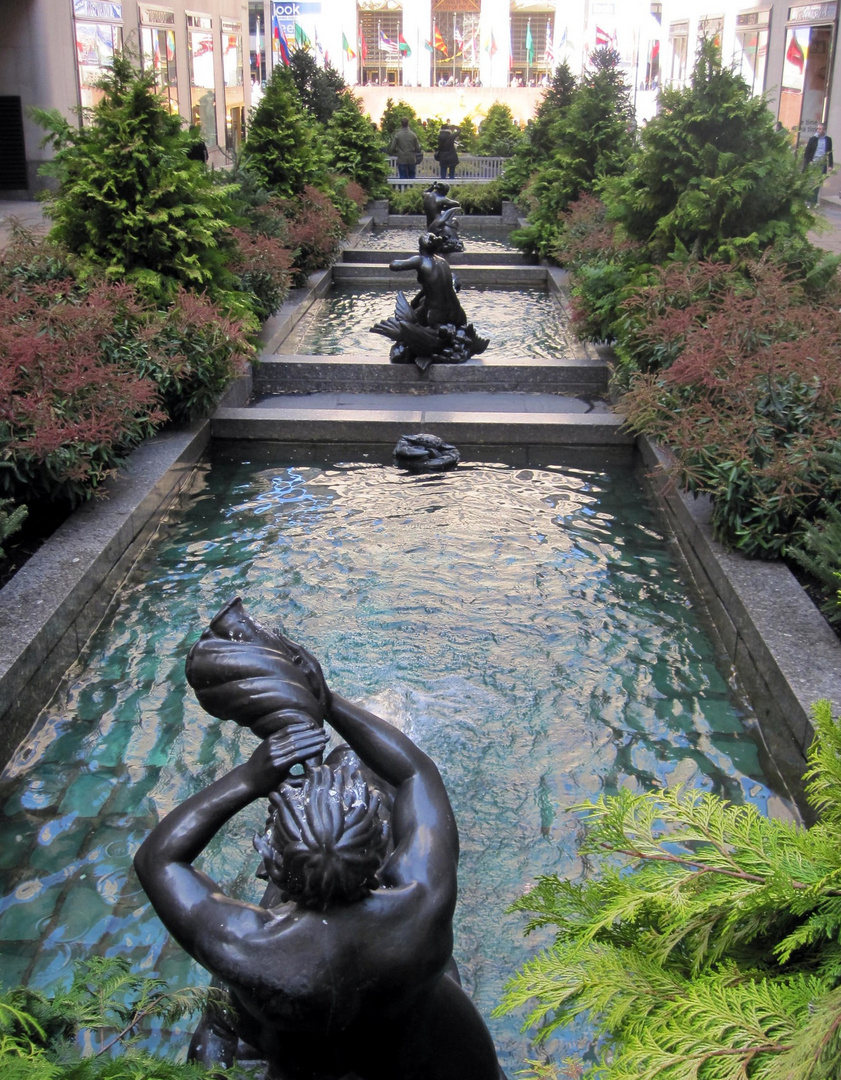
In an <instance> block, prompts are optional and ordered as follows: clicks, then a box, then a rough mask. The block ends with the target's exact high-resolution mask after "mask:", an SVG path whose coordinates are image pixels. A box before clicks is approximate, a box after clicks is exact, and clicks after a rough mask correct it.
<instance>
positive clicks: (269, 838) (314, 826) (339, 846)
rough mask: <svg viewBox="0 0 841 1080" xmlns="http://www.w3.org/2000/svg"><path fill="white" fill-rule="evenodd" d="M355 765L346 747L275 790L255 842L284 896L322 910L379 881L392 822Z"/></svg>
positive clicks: (358, 896) (353, 897) (377, 794)
mask: <svg viewBox="0 0 841 1080" xmlns="http://www.w3.org/2000/svg"><path fill="white" fill-rule="evenodd" d="M358 765H359V761H358V759H357V758H356V757H355V756H354V755H348V756H346V757H345V759H344V760H343V761H342V762H341V764H339V765H337V766H335V767H330V766H329V765H319V766H316V767H311V768H308V770H307V774H306V776H305V778H304V783H303V785H302V786H301V787H293V786H292V785H291V784H283V785H282V786H281V788H280V790H279V791H277V792H272V793H271V794H270V796H269V798H270V799H271V802H272V805H273V806H274V813H273V814H272V815H271V817H270V818H269V821H268V823H267V827H266V832H265V835H264V836H260V835H259V833H258V834H257V835H256V836H255V837H254V846H255V848H256V849H257V851H258V852H259V853H260V855H262V856H263V861H264V863H265V867H266V872H267V874H268V876H269V878H270V879H271V880H272V881H273V882H274V883H275V884H276V885H277V887H278V888H279V889H280V893H281V896H282V898H283V899H284V900H295V901H297V902H298V903H301V904H303V905H304V906H305V907H311V908H319V909H321V910H325V909H326V908H328V907H330V906H331V905H333V904H350V903H353V902H354V901H356V900H361V899H363V898H364V897H366V896H367V895H368V894H369V893H370V892H371V891H372V890H373V889H375V888H376V887H377V884H378V881H377V872H378V870H379V869H380V867H381V866H382V862H383V857H384V854H385V850H386V845H387V842H388V824H387V822H386V821H384V820H383V817H382V816H381V814H380V808H381V804H382V796H381V794H380V792H378V791H377V790H376V789H374V788H369V787H368V784H367V783H366V781H365V779H364V777H363V776H362V774H361V772H360V771H359V768H358Z"/></svg>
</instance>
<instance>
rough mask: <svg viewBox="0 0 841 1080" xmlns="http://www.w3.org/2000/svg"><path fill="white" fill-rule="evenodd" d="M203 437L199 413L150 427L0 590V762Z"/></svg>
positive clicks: (99, 614)
mask: <svg viewBox="0 0 841 1080" xmlns="http://www.w3.org/2000/svg"><path fill="white" fill-rule="evenodd" d="M209 442H210V421H209V419H206V420H201V421H197V422H196V423H193V424H190V425H188V426H185V427H181V428H177V429H172V430H165V431H163V432H159V433H158V434H157V435H156V436H155V437H154V438H152V439H150V440H149V441H147V442H146V443H144V444H143V445H142V446H141V447H139V448H138V449H137V450H135V451H134V452H133V453H132V454H131V455H130V457H129V458H128V460H127V462H126V464H125V467H124V468H123V469H122V470H121V472H120V473H119V475H118V476H116V477H113V478H112V479H111V480H110V481H108V483H107V484H106V485H105V487H104V498H100V499H95V500H92V501H91V502H89V503H86V504H85V505H84V506H82V507H80V508H79V509H78V510H76V511H75V512H74V513H73V514H71V515H70V517H69V518H68V519H67V520H66V521H65V522H63V524H62V525H60V526H59V528H58V529H57V530H56V532H55V533H54V534H53V535H52V537H51V538H50V539H49V540H47V542H46V543H45V544H44V545H43V546H42V547H41V548H40V550H39V551H37V552H36V553H35V554H34V555H33V556H32V558H30V559H29V560H28V562H27V563H26V564H25V565H24V566H23V567H21V569H20V570H19V571H18V572H17V574H15V576H14V577H13V578H12V580H11V581H9V582H8V583H7V584H6V585H5V586H4V587H3V589H2V590H0V626H2V627H3V628H4V631H5V632H4V633H3V634H2V635H0V768H3V767H5V765H6V764H7V762H8V761H9V759H10V758H11V756H12V755H13V754H14V752H15V750H16V749H17V747H18V746H19V745H20V744H21V743H22V742H23V741H24V739H25V738H26V736H27V734H28V732H29V731H30V730H31V728H32V725H33V723H34V722H35V720H36V719H37V717H38V714H39V712H40V711H41V710H42V709H43V708H44V706H45V705H47V704H48V702H49V701H50V699H51V698H52V696H53V694H54V693H55V690H56V688H57V686H58V684H59V682H60V680H61V678H62V677H63V675H64V674H65V672H66V671H67V670H68V669H69V668H70V667H71V665H72V664H73V663H75V661H76V660H77V659H78V657H79V655H80V654H81V652H82V650H83V649H84V647H85V644H86V643H87V641H88V639H89V638H90V636H91V634H92V633H93V632H94V630H96V628H97V626H98V625H99V624H100V622H101V621H102V619H103V617H104V615H105V613H106V610H107V608H108V605H109V604H110V602H111V600H112V598H113V596H114V594H115V593H116V592H117V590H118V589H119V587H120V585H121V584H122V582H123V581H124V580H125V578H126V575H127V574H128V572H129V570H130V569H131V566H132V563H133V562H134V561H135V559H136V558H137V557H138V555H139V554H140V553H141V551H142V550H143V548H144V547H145V546H146V544H147V543H148V542H149V540H150V539H151V537H152V535H153V534H154V532H155V530H156V529H157V527H158V525H159V523H160V521H161V518H162V516H163V514H164V513H165V512H166V510H167V508H168V507H169V506H170V504H171V503H172V502H173V501H174V500H175V499H176V498H177V496H178V494H179V492H180V491H181V490H182V488H183V487H184V486H185V485H186V484H187V483H188V482H189V480H190V478H191V477H192V475H193V472H194V470H195V467H196V465H197V464H198V462H199V461H200V460H201V459H202V457H203V455H204V453H205V451H206V449H207V446H208V444H209Z"/></svg>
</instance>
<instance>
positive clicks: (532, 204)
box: [522, 49, 633, 256]
mask: <svg viewBox="0 0 841 1080" xmlns="http://www.w3.org/2000/svg"><path fill="white" fill-rule="evenodd" d="M591 59H592V62H593V70H592V71H589V72H587V73H586V74H585V75H584V76H583V77H582V79H581V81H580V83H579V84H578V85H577V86H569V80H568V79H567V78H566V77H564V79H563V80H562V82H561V86H560V88H559V90H558V95H557V101H558V104H557V105H556V107H555V109H554V110H553V112H552V113H550V114H549V116H547V118H546V128H545V136H544V138H545V141H546V143H547V144H548V145H549V147H550V149H549V150H548V151H546V152H541V154H540V158H541V160H542V164H540V165H539V167H538V168H537V169H536V170H535V171H534V172H533V173H532V175H531V179H530V180H529V182H528V184H527V185H526V186H525V188H524V189H523V191H522V201H523V204H524V205H525V206H526V207H527V209H528V212H529V223H530V225H531V226H532V227H533V231H532V233H530V234H529V235H527V236H526V237H523V238H522V239H523V240H524V241H526V242H527V243H528V245H529V247H530V249H531V250H533V251H535V252H536V253H538V254H540V255H543V256H551V255H553V254H554V249H555V248H556V246H557V245H558V242H559V240H560V237H561V233H562V231H563V216H562V215H563V214H564V212H565V211H566V210H567V209H568V208H569V206H570V204H571V203H572V202H573V201H574V200H575V199H577V198H578V197H579V195H581V194H582V193H594V192H596V191H597V190H598V189H600V187H601V185H602V184H603V183H605V182H606V179H607V178H609V177H612V176H617V175H618V174H621V173H622V172H624V170H625V168H626V166H627V161H628V157H629V155H630V152H631V147H632V142H631V135H630V131H631V127H632V121H633V109H632V105H631V100H630V95H629V92H628V88H627V86H626V85H625V81H624V75H623V73H622V70H621V69H620V67H619V55H618V53H616V52H615V51H614V50H612V49H599V50H597V51H596V52H595V53H593V56H592V58H591ZM561 102H566V104H565V105H564V106H563V107H561V104H560V103H561Z"/></svg>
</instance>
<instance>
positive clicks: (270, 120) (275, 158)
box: [242, 65, 329, 198]
mask: <svg viewBox="0 0 841 1080" xmlns="http://www.w3.org/2000/svg"><path fill="white" fill-rule="evenodd" d="M242 165H243V167H244V168H245V169H247V170H248V172H250V173H252V174H253V175H254V176H255V177H256V179H257V181H258V182H259V183H260V184H261V185H262V186H263V187H265V188H267V189H268V190H269V191H271V192H272V194H274V195H282V196H285V197H287V198H288V197H290V196H293V195H297V194H299V193H300V192H302V191H303V190H304V188H305V187H307V186H308V185H313V186H315V187H319V188H324V187H326V186H329V185H328V179H327V157H326V153H325V151H324V147H323V130H322V128H321V126H320V124H318V123H317V122H314V119H313V117H311V116H310V115H309V114H308V113H307V112H306V110H305V109H304V107H303V105H302V104H301V99H300V97H299V96H298V91H297V90H296V89H295V83H294V80H293V78H292V73H291V71H290V70H289V68H287V67H283V66H282V65H279V66H278V67H276V68H275V69H274V73H273V74H272V77H271V80H270V82H269V84H268V85H267V86H266V90H265V92H264V94H263V96H262V98H261V99H260V104H259V105H258V106H257V109H256V111H255V113H254V116H253V118H252V121H251V130H250V131H249V133H248V138H247V139H246V142H245V146H244V147H243V151H242Z"/></svg>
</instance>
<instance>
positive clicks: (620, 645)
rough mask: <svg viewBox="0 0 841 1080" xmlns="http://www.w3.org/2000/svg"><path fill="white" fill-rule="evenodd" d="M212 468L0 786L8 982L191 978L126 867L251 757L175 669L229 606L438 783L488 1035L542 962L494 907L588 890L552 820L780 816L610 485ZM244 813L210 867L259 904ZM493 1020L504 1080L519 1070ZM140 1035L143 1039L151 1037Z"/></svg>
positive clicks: (603, 478)
mask: <svg viewBox="0 0 841 1080" xmlns="http://www.w3.org/2000/svg"><path fill="white" fill-rule="evenodd" d="M261 453H262V451H261V450H260V449H259V448H258V447H253V446H252V447H249V448H246V449H245V450H244V451H242V452H239V451H237V452H236V453H233V456H232V458H231V459H230V460H222V459H219V460H215V461H213V462H212V463H211V464H210V465H209V466H207V467H205V468H204V469H203V470H202V472H201V474H200V476H199V477H198V478H197V481H196V484H195V485H194V488H193V490H192V492H191V493H190V495H189V496H187V497H185V498H184V499H183V500H182V502H183V505H182V507H181V508H180V509H179V510H178V511H177V512H173V513H172V514H171V515H170V516H169V518H168V519H167V520H166V521H165V523H164V524H163V525H162V527H161V530H160V533H159V536H158V538H157V540H156V542H155V543H154V544H153V545H151V546H150V547H149V548H148V549H147V551H146V552H145V553H144V555H143V556H142V557H141V559H140V560H139V562H138V563H137V564H136V566H135V568H134V569H133V571H132V573H131V575H130V577H129V579H128V581H127V582H126V584H125V587H124V588H123V589H122V591H121V593H120V594H119V596H118V597H117V599H116V601H115V603H114V605H113V606H112V608H111V609H110V611H109V613H108V615H107V617H106V619H105V621H104V623H103V625H102V627H101V628H100V630H99V631H98V632H97V633H96V635H95V636H94V638H93V639H92V641H91V642H90V645H89V647H88V649H87V651H86V654H85V656H84V657H83V660H82V661H81V662H80V663H79V664H78V665H76V666H75V667H74V668H73V669H72V670H71V671H70V673H69V674H68V676H67V678H66V679H65V681H64V683H63V685H62V687H61V689H60V692H59V694H58V695H57V697H56V698H55V699H54V701H53V703H52V704H51V705H50V706H49V707H48V709H47V710H45V713H44V715H43V717H42V720H41V723H40V726H39V727H38V728H37V729H36V731H35V732H34V733H33V735H32V736H31V737H30V739H29V740H28V741H27V742H26V744H25V745H24V747H23V748H22V749H21V751H20V752H19V753H18V755H17V756H16V758H15V759H14V760H13V762H12V763H11V765H10V766H9V767H8V768H7V769H6V771H5V773H4V774H3V778H2V781H0V806H1V807H2V813H0V865H1V866H2V879H0V880H2V882H3V884H4V887H3V889H2V900H0V978H1V979H2V982H3V983H4V984H5V985H13V984H15V983H17V982H19V981H26V982H29V983H30V984H32V985H34V986H37V987H50V986H53V985H55V984H56V983H58V982H60V981H62V980H64V979H66V978H67V976H68V974H69V971H70V967H71V965H72V961H73V960H74V958H80V957H84V956H86V955H88V954H90V953H92V952H100V953H106V954H109V955H113V954H122V955H125V956H127V957H128V958H129V959H130V960H131V962H132V963H133V964H134V965H136V966H137V967H138V968H139V969H141V970H143V971H146V972H150V973H152V972H154V973H157V974H159V975H161V976H162V977H163V978H165V979H166V980H167V981H168V982H169V983H170V984H171V985H174V986H177V985H184V984H192V983H196V982H201V981H203V980H204V975H203V973H202V972H201V971H200V969H198V968H197V966H196V965H194V964H193V963H192V962H191V961H190V960H189V959H187V958H186V957H185V955H184V954H183V953H182V952H181V951H180V949H178V948H177V947H176V946H174V945H173V944H172V942H171V941H170V940H169V938H168V936H167V934H166V932H165V931H164V930H163V928H162V926H161V924H160V923H159V922H158V919H157V917H156V916H155V914H154V913H153V912H152V910H151V908H150V906H149V904H148V903H147V901H146V899H145V896H144V894H143V893H142V891H141V890H140V887H139V885H138V883H137V881H136V879H135V878H134V875H133V872H132V870H131V857H132V855H133V853H134V851H135V850H136V848H137V846H138V845H139V843H140V842H141V840H142V839H143V838H144V837H145V835H146V834H147V833H148V831H149V829H150V828H151V826H152V825H153V824H154V823H155V822H156V821H157V820H159V819H160V817H161V816H162V815H163V814H165V813H166V812H167V811H168V810H169V809H171V808H172V807H173V806H174V805H176V803H178V802H179V801H181V800H183V799H184V798H186V797H187V796H188V795H189V794H191V793H192V792H193V791H195V790H197V789H198V788H199V787H202V786H204V785H206V784H208V783H209V782H210V781H212V780H213V779H215V778H217V777H218V776H220V775H221V774H223V773H224V772H225V771H227V770H228V769H230V768H231V767H232V766H233V765H234V764H236V763H238V762H240V761H242V760H243V759H244V757H245V756H247V755H248V754H250V752H251V750H252V749H253V747H254V745H255V740H254V737H253V736H252V735H251V734H250V733H249V732H248V731H245V730H243V729H240V728H238V727H236V726H235V725H234V724H230V723H221V722H219V721H217V720H214V719H212V718H211V717H210V716H208V715H207V714H205V713H203V712H202V710H201V709H200V708H199V706H198V705H197V703H196V702H195V700H194V698H193V696H192V694H191V693H190V692H189V690H188V689H187V688H186V686H185V679H184V660H185V657H186V654H187V651H188V649H189V647H190V645H191V644H192V642H193V641H194V640H195V639H196V637H197V636H198V635H199V634H200V632H201V631H202V630H203V629H204V627H205V626H206V625H207V623H208V621H209V620H210V619H211V617H212V616H213V615H214V614H215V613H216V612H217V611H218V610H219V609H220V608H221V607H222V606H223V604H225V603H226V602H227V601H228V600H229V599H230V598H232V597H234V596H237V595H239V596H242V597H243V600H244V602H245V604H246V607H247V609H248V610H249V612H250V613H251V614H252V615H253V616H254V617H255V618H257V619H258V620H260V621H262V622H264V623H266V624H267V625H269V626H272V625H280V626H282V627H283V629H284V630H285V631H286V632H287V633H288V634H289V635H290V636H291V637H293V638H294V639H297V640H300V641H301V642H302V643H303V644H305V645H306V646H307V647H308V648H309V649H310V650H312V651H313V652H314V653H315V654H316V656H318V657H319V658H320V659H321V661H322V664H323V666H324V670H325V673H326V675H327V678H328V681H329V682H330V683H331V685H333V686H334V687H335V688H336V689H337V690H338V691H340V692H341V693H342V694H344V695H345V696H347V697H349V698H351V699H353V700H355V701H358V702H360V703H362V704H364V705H366V706H367V707H368V708H371V709H372V710H373V711H375V712H377V713H379V714H380V715H382V716H385V717H386V718H387V719H389V720H390V721H392V722H393V723H395V724H396V725H398V726H399V727H400V728H401V729H403V730H404V731H406V732H407V733H408V734H409V735H410V736H411V737H412V738H413V739H414V740H415V741H416V742H417V743H418V744H419V745H420V746H421V747H422V748H423V749H424V750H426V751H427V752H428V753H429V754H430V755H431V756H432V757H433V758H434V759H435V760H436V762H437V763H438V764H439V766H440V768H441V771H442V774H443V776H444V780H445V783H446V784H447V787H448V789H449V792H450V795H451V798H452V802H453V806H454V809H455V813H456V817H457V819H458V823H459V828H460V833H461V841H462V858H461V868H460V890H461V891H460V901H459V907H458V911H457V924H456V957H457V959H458V962H459V964H460V967H461V971H462V976H463V979H464V983H465V985H466V987H467V988H468V989H469V991H470V992H471V993H472V994H473V996H474V998H475V1000H476V1001H477V1004H478V1006H479V1008H480V1009H481V1011H482V1012H483V1014H484V1015H485V1016H486V1017H487V1016H489V1014H490V1012H491V1010H492V1008H493V1007H494V1006H495V1005H496V1004H497V1003H498V1002H499V1000H500V996H501V993H502V988H503V985H504V983H505V981H506V979H507V977H508V976H509V975H510V974H511V973H512V971H513V970H514V968H515V967H516V966H517V965H518V964H520V963H521V962H522V961H523V960H524V959H525V958H526V957H527V956H528V955H530V954H531V953H532V952H534V951H535V950H536V949H537V948H538V947H540V946H541V944H544V943H545V940H546V939H543V940H540V939H535V940H532V939H527V940H526V939H524V938H523V937H522V933H521V932H522V926H523V922H524V920H523V919H522V918H521V917H519V916H508V915H505V909H506V907H507V905H508V904H510V903H511V901H512V900H514V899H515V898H516V897H517V896H518V895H519V894H520V893H521V892H522V891H523V890H524V889H525V888H527V887H528V886H529V884H530V883H531V882H534V881H535V879H536V878H537V877H538V876H539V875H541V874H546V873H551V872H558V873H560V874H562V875H566V876H568V877H570V878H573V879H576V878H578V877H579V876H580V875H581V874H582V873H583V872H584V870H585V867H584V866H583V864H582V862H581V861H580V859H579V858H578V856H577V854H576V846H577V842H578V840H579V839H580V824H579V822H578V820H577V818H576V817H575V816H574V815H573V814H571V813H570V812H569V809H570V807H571V806H572V805H573V804H575V803H577V802H579V801H580V800H582V799H585V798H591V797H595V796H597V795H599V794H600V793H601V792H605V791H606V792H610V791H615V790H617V789H618V788H619V787H620V786H624V787H631V788H633V789H645V788H650V787H652V786H655V787H656V786H661V785H664V784H673V783H677V782H684V783H691V784H696V785H699V786H700V787H702V788H704V789H707V790H712V791H716V792H719V793H721V794H723V795H725V796H727V797H728V798H730V799H733V800H735V801H742V800H744V799H749V800H751V801H753V802H755V803H757V804H758V805H759V806H760V807H761V808H762V809H763V810H767V808H768V804H769V802H770V801H771V800H772V799H773V798H774V796H773V795H772V794H771V792H770V791H769V789H768V788H767V786H766V784H765V782H764V780H763V777H762V773H761V771H760V768H759V765H758V761H757V755H756V751H755V747H754V744H753V743H752V742H751V741H750V739H749V738H747V737H746V736H745V734H744V732H743V728H742V714H741V713H740V710H739V707H738V705H737V703H736V701H735V700H734V698H733V696H732V694H731V691H730V688H729V687H728V682H727V679H726V677H725V675H724V674H723V673H722V671H721V670H720V668H719V667H718V665H717V657H716V653H715V649H714V647H713V645H712V643H711V641H710V638H709V637H708V636H707V634H706V633H705V630H704V625H703V621H702V618H701V616H700V614H699V612H698V611H697V609H696V607H695V605H694V603H693V601H692V599H691V598H690V596H689V595H688V593H687V590H686V587H685V584H684V581H683V580H682V577H681V573H680V570H679V567H678V565H677V563H676V561H675V559H674V558H673V550H672V546H671V543H670V542H669V541H668V540H667V539H666V538H665V537H664V536H663V534H662V533H661V531H660V529H659V528H658V525H657V520H656V518H655V516H654V514H653V512H652V511H651V509H650V507H649V506H648V505H647V503H646V501H645V499H644V498H643V496H642V493H641V490H640V488H639V486H638V484H637V481H636V479H635V477H634V475H633V473H632V471H631V470H630V469H628V468H623V467H620V466H611V467H610V468H609V469H603V468H602V469H600V468H593V469H589V470H588V469H582V468H568V467H564V466H562V465H560V464H552V463H551V462H550V461H547V462H546V463H545V464H544V465H543V466H541V467H537V466H535V467H532V468H527V469H526V468H516V467H511V466H508V465H504V464H501V463H497V462H493V461H492V462H472V463H471V462H467V463H464V464H462V466H460V467H459V469H458V470H457V471H456V472H455V473H451V474H447V475H442V476H433V477H415V478H411V477H407V476H405V475H403V474H401V473H399V472H397V471H396V470H394V469H392V468H390V467H388V466H383V465H381V464H378V463H377V462H375V461H373V460H372V459H371V458H369V457H368V456H367V455H364V454H362V453H359V455H358V456H357V457H356V458H355V459H354V460H351V461H346V462H343V463H335V462H322V463H321V464H306V465H300V464H289V461H288V459H287V461H286V462H284V461H281V460H275V461H272V454H274V455H282V454H283V453H285V451H284V450H283V449H282V448H275V449H274V450H271V449H269V450H267V451H265V454H264V456H262V457H260V455H261ZM263 820H264V810H263V808H262V807H261V806H260V805H259V804H255V805H254V806H253V807H251V808H250V809H249V810H247V811H245V812H243V813H241V814H240V815H238V817H237V818H235V819H234V821H232V822H231V823H230V824H229V826H228V827H227V828H226V829H225V830H224V831H223V832H222V833H221V834H220V835H219V836H218V837H217V838H216V839H215V841H214V842H213V844H212V845H211V847H210V849H209V850H208V852H207V853H206V855H205V856H203V858H202V866H203V868H204V869H205V870H206V871H207V872H208V873H209V874H210V875H211V876H212V877H214V878H215V879H216V880H217V881H218V882H219V883H220V884H221V885H222V887H223V888H224V889H225V890H226V891H227V892H229V893H236V894H238V895H240V896H242V897H243V898H251V899H254V900H256V899H258V898H259V895H260V893H261V890H262V886H261V885H259V883H257V882H256V881H255V879H254V877H253V875H254V870H255V868H256V865H257V857H256V855H255V853H254V852H253V850H252V848H251V836H252V834H253V832H254V831H255V829H257V828H259V827H260V826H262V824H263ZM519 1023H520V1021H519V1018H508V1019H505V1020H496V1021H490V1026H491V1029H492V1032H493V1035H494V1039H495V1040H496V1043H497V1046H498V1049H499V1051H500V1057H501V1061H502V1064H503V1067H504V1068H505V1069H506V1071H507V1072H508V1074H509V1076H511V1077H512V1078H513V1076H514V1074H515V1072H516V1070H517V1069H519V1068H522V1066H523V1062H524V1060H525V1058H527V1057H534V1056H538V1055H543V1054H545V1053H549V1054H551V1055H553V1056H554V1057H555V1059H556V1060H560V1058H562V1057H563V1056H564V1055H566V1054H568V1053H574V1052H576V1051H577V1050H578V1049H582V1048H584V1047H586V1044H587V1032H586V1031H585V1030H583V1029H580V1030H572V1031H567V1032H564V1033H561V1035H559V1036H558V1037H557V1038H555V1039H554V1040H552V1041H550V1043H549V1044H548V1048H547V1050H545V1051H543V1050H540V1051H536V1050H535V1049H533V1047H532V1042H531V1039H530V1036H528V1035H523V1034H521V1033H520V1032H519ZM162 1038H163V1036H160V1035H158V1036H155V1037H154V1038H153V1042H154V1041H156V1040H158V1041H159V1040H160V1039H162Z"/></svg>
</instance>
